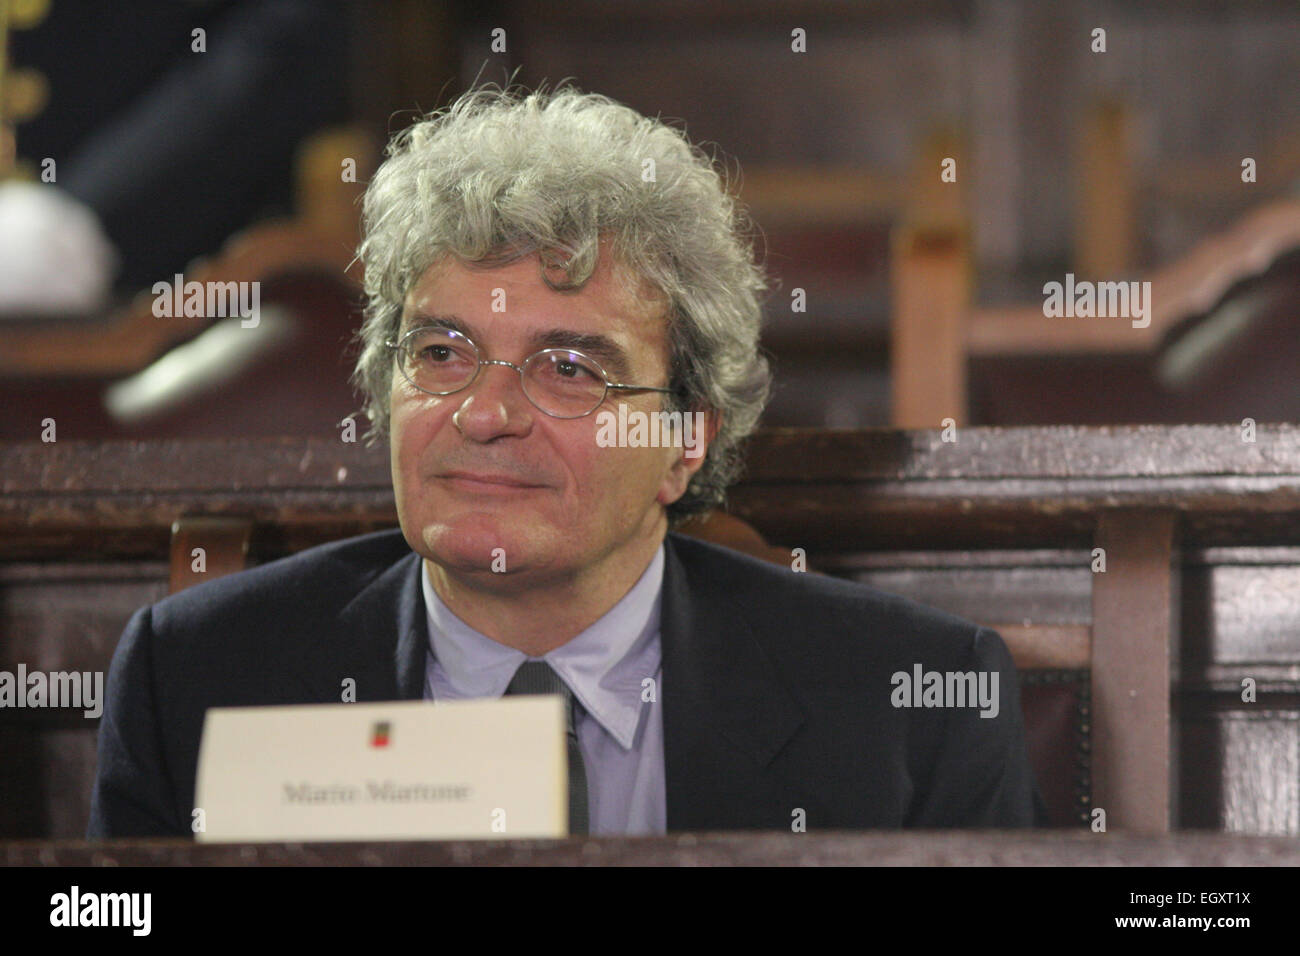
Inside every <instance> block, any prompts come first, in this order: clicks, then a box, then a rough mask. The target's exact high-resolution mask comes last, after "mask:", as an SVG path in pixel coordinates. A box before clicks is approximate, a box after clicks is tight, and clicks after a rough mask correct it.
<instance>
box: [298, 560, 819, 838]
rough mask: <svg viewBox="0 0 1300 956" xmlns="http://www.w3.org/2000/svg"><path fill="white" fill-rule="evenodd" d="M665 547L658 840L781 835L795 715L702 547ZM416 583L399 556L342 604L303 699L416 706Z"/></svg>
mask: <svg viewBox="0 0 1300 956" xmlns="http://www.w3.org/2000/svg"><path fill="white" fill-rule="evenodd" d="M676 538H677V536H676V535H671V534H670V535H669V536H668V538H667V540H666V541H665V549H664V550H665V562H664V589H663V603H662V606H661V613H660V640H661V643H662V650H663V686H662V688H661V696H660V699H661V700H662V701H663V707H664V776H665V789H666V799H667V824H668V829H669V830H718V829H738V828H765V827H776V826H780V825H782V823H783V822H788V820H789V812H790V808H789V807H785V806H784V805H783V804H782V803H781V801H780V799H779V788H778V787H777V784H776V781H775V780H774V779H773V776H772V774H771V772H770V765H771V763H772V761H773V759H774V758H775V757H776V755H777V753H778V752H779V751H780V750H781V748H782V747H783V746H784V745H785V744H786V742H787V741H789V739H790V738H791V737H792V736H793V735H794V733H795V732H796V731H797V730H798V729H799V727H800V725H801V724H802V723H803V720H804V714H803V710H802V708H801V707H800V706H799V704H798V703H797V702H796V701H795V700H794V698H793V697H791V696H790V693H789V692H788V691H787V690H786V689H785V687H784V686H783V685H782V684H781V683H780V681H779V679H778V676H777V672H776V669H775V667H774V666H773V664H772V662H771V660H770V658H769V657H768V656H767V655H766V654H765V653H764V651H763V648H762V643H761V638H762V637H763V636H764V635H762V634H761V633H760V632H759V631H757V630H756V629H755V627H754V626H753V625H751V623H750V622H749V621H748V620H747V618H746V616H745V613H744V609H742V608H741V607H739V606H738V605H737V604H736V603H735V602H734V601H733V600H732V599H731V598H730V596H729V595H728V593H727V589H726V587H725V585H723V584H720V583H719V582H718V581H717V575H716V573H711V572H715V571H716V569H714V568H711V567H709V562H707V561H702V560H701V558H700V555H701V552H700V551H699V549H700V548H701V547H702V546H701V545H698V544H695V543H693V542H692V543H689V544H687V545H685V546H683V547H682V548H680V551H681V552H685V553H684V554H683V553H679V546H678V545H677V544H676V542H675V539H676ZM705 557H707V555H705ZM422 573H423V563H422V562H421V560H420V557H419V556H418V555H416V554H413V553H408V554H406V555H405V556H403V557H401V558H400V559H399V560H397V561H396V562H394V563H393V564H392V565H390V566H389V567H388V568H386V569H384V570H383V571H382V572H381V573H380V574H378V575H377V576H376V577H375V578H374V579H373V580H372V581H371V582H370V583H369V584H367V585H366V586H365V587H363V588H362V589H361V590H360V591H359V592H357V594H356V596H355V597H354V598H353V599H352V600H351V601H350V602H348V604H347V605H346V606H345V607H344V608H343V610H342V611H341V612H340V613H339V615H338V619H337V626H336V627H335V628H333V630H332V632H331V633H329V634H328V635H326V636H325V637H324V638H323V639H322V641H321V642H320V644H319V645H318V650H319V653H318V655H316V656H317V658H318V659H317V661H316V664H315V665H314V666H313V667H312V669H311V672H310V674H309V675H307V677H308V684H309V686H310V688H311V692H312V696H313V698H314V699H316V700H319V701H338V700H339V699H340V694H341V688H342V681H343V680H344V679H346V678H349V677H350V678H352V679H354V680H355V681H356V699H357V700H358V701H383V700H418V699H420V698H421V697H422V696H423V690H424V676H425V661H426V657H427V648H428V628H427V625H426V614H425V609H424V595H423V592H422V589H421V581H420V575H421V574H422ZM780 637H781V635H777V638H778V639H779V638H780Z"/></svg>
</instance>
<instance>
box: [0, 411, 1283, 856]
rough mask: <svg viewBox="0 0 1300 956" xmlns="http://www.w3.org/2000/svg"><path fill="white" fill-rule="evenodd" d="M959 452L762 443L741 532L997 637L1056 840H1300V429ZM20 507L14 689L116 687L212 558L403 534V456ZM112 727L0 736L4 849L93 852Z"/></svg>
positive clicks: (85, 479)
mask: <svg viewBox="0 0 1300 956" xmlns="http://www.w3.org/2000/svg"><path fill="white" fill-rule="evenodd" d="M950 437H955V439H956V440H955V441H951V442H949V441H944V440H943V435H942V434H941V433H940V432H901V431H893V430H880V431H862V432H820V431H801V430H789V431H772V432H767V433H763V434H761V435H759V436H757V437H756V438H755V439H754V441H753V442H752V443H751V446H750V449H749V453H748V456H749V470H748V473H747V475H746V476H745V478H744V480H743V482H742V483H741V484H740V485H739V486H738V487H737V488H736V489H735V491H734V495H733V501H732V506H731V510H732V512H733V513H734V514H735V515H736V516H738V517H739V518H741V519H743V520H744V521H746V522H748V523H749V524H750V525H752V526H753V528H756V529H757V530H758V531H759V532H760V533H761V534H762V535H763V536H764V537H765V538H766V541H767V544H766V545H764V544H763V543H762V542H753V541H751V542H750V544H751V545H753V547H754V548H755V549H756V550H759V551H761V552H763V556H765V557H767V558H769V559H775V560H783V559H784V558H785V556H786V555H790V554H791V552H792V550H793V549H795V548H802V549H804V551H805V552H806V555H807V561H808V564H809V566H810V568H812V569H815V570H817V571H822V572H826V573H832V574H839V575H844V576H848V577H853V578H856V579H858V580H862V581H865V582H867V583H871V584H874V585H876V586H878V587H881V588H882V589H885V590H889V591H894V592H898V593H903V594H907V595H909V596H912V597H915V598H917V599H918V600H921V601H924V602H926V603H929V604H932V605H935V606H939V607H943V608H945V609H948V610H951V611H953V612H954V613H958V614H962V615H963V616H965V617H967V618H970V619H972V620H975V621H978V622H979V623H982V624H987V625H989V626H992V627H995V628H997V629H998V630H999V632H1000V633H1001V634H1002V635H1003V637H1004V638H1005V639H1006V640H1007V643H1008V645H1009V646H1010V647H1011V649H1012V653H1013V655H1014V656H1015V658H1016V661H1017V665H1018V666H1019V667H1020V668H1021V670H1022V675H1023V682H1024V684H1025V686H1026V690H1025V709H1026V714H1027V721H1028V724H1029V735H1030V741H1029V742H1030V747H1031V756H1033V758H1034V760H1035V766H1036V768H1037V770H1038V773H1039V776H1040V784H1041V786H1042V787H1043V790H1044V793H1045V796H1047V797H1048V799H1049V803H1051V805H1052V808H1053V811H1054V816H1055V818H1056V820H1057V822H1058V823H1062V824H1066V823H1070V822H1071V821H1073V822H1076V823H1077V822H1080V821H1083V820H1088V821H1091V819H1093V811H1094V810H1096V809H1102V810H1104V811H1105V813H1106V820H1107V826H1108V828H1112V829H1123V830H1129V831H1135V832H1162V831H1165V830H1168V829H1170V828H1173V827H1176V826H1183V827H1187V826H1197V827H1208V828H1215V829H1227V830H1239V831H1245V832H1260V833H1288V834H1296V833H1300V793H1298V792H1297V791H1298V789H1300V788H1297V786H1296V784H1295V781H1296V779H1298V778H1297V774H1296V769H1297V768H1296V759H1297V757H1296V755H1297V753H1300V747H1298V746H1297V739H1296V734H1297V728H1300V719H1298V718H1300V645H1297V642H1296V641H1295V640H1294V635H1295V634H1296V633H1297V631H1300V604H1298V603H1297V601H1296V599H1295V596H1294V595H1295V594H1297V593H1300V547H1297V546H1296V542H1297V540H1298V535H1297V533H1298V532H1300V429H1297V428H1295V427H1292V426H1281V425H1279V426H1269V425H1264V426H1260V428H1259V429H1258V432H1257V434H1256V435H1255V436H1254V437H1255V441H1254V442H1253V443H1250V442H1243V441H1242V435H1241V432H1240V430H1239V429H1237V428H1234V427H1227V426H1179V427H1150V428H1142V427H1138V428H1123V429H1086V428H1066V427H1061V428H1026V429H962V430H959V431H957V432H956V433H955V434H954V435H953V436H950ZM0 489H2V490H3V496H2V497H0V669H3V670H10V671H13V670H14V669H15V668H16V666H17V664H18V663H19V662H22V663H25V664H26V665H27V667H28V668H29V669H33V670H34V669H41V670H103V669H105V668H106V667H107V663H108V660H109V658H110V657H111V654H112V650H113V647H114V646H115V644H116V641H117V638H118V636H119V635H120V633H121V629H122V626H123V625H124V624H125V622H126V619H127V617H129V615H130V614H131V612H133V611H134V610H135V609H136V608H137V607H139V606H141V605H143V604H145V603H148V602H151V601H154V600H158V599H160V598H161V597H163V596H165V594H166V593H167V592H168V591H169V590H175V589H177V588H179V587H182V586H185V585H186V584H188V583H191V582H192V581H193V580H194V579H195V577H196V575H195V573H194V572H193V570H192V555H193V549H194V548H196V547H202V548H203V549H204V553H205V560H206V572H205V574H204V576H212V575H215V574H220V573H227V572H229V571H233V570H238V569H239V568H242V567H244V566H246V565H247V564H249V563H256V562H260V561H265V560H269V559H272V558H274V557H277V556H280V555H284V554H288V553H292V552H294V551H297V550H300V549H302V548H305V547H309V546H311V545H314V544H317V543H322V542H324V541H328V540H332V539H336V538H340V537H345V536H348V535H352V534H358V533H362V532H365V531H369V530H375V529H379V528H383V527H391V526H393V525H394V524H395V523H396V512H395V509H394V505H393V498H392V489H391V484H390V479H389V465H388V458H387V454H386V451H385V450H383V449H366V448H364V447H362V446H359V445H356V444H345V443H342V442H340V441H330V440H307V441H304V440H300V439H293V440H258V441H245V442H227V441H190V442H158V443H131V442H108V443H84V444H80V443H69V442H58V443H52V444H41V443H21V444H11V445H0ZM699 533H701V534H703V535H704V536H714V537H717V531H716V527H715V528H714V529H713V530H712V531H711V530H709V529H704V530H702V531H700V532H699ZM733 543H734V541H733ZM740 543H741V544H742V545H744V544H745V543H744V542H743V541H742V542H740ZM1099 548H1100V549H1102V550H1103V551H1104V557H1105V571H1104V572H1101V571H1100V570H1094V567H1095V566H1096V563H1097V559H1098V552H1097V550H1096V549H1099ZM791 560H793V557H792V556H791ZM1180 648H1181V653H1180ZM1247 680H1249V681H1250V682H1252V683H1251V686H1252V688H1253V693H1254V699H1253V700H1251V701H1245V700H1243V699H1242V696H1243V681H1247ZM93 730H94V724H93V722H92V721H87V720H84V719H83V718H81V717H80V715H79V714H76V715H71V714H69V713H67V712H60V711H32V710H25V711H0V759H2V760H4V762H5V766H6V768H7V772H6V774H4V775H3V778H0V836H13V837H18V836H25V837H32V836H63V837H68V836H76V835H77V834H78V833H80V832H81V831H82V828H83V827H84V824H85V819H86V809H87V806H88V800H89V783H90V780H91V778H92V777H93V771H94V733H93ZM1180 745H1181V746H1180ZM1180 750H1181V751H1182V752H1183V753H1184V754H1185V755H1186V759H1185V760H1184V761H1183V763H1182V765H1181V767H1180V765H1179V760H1178V757H1179V752H1180ZM1180 804H1181V809H1180Z"/></svg>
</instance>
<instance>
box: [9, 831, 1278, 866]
mask: <svg viewBox="0 0 1300 956" xmlns="http://www.w3.org/2000/svg"><path fill="white" fill-rule="evenodd" d="M0 864H3V865H6V866H1300V840H1296V839H1290V838H1284V837H1246V836H1234V835H1230V834H1224V833H1179V834H1172V835H1165V836H1138V835H1132V834H1122V833H1091V832H1083V831H1075V830H1070V831H1039V832H1034V833H1030V832H1024V831H1010V832H994V831H980V832H966V833H962V832H911V833H893V832H890V833H883V832H881V833H877V832H856V831H845V832H827V833H734V832H733V833H698V834H696V833H692V834H673V835H669V836H664V837H584V838H576V839H572V840H462V841H455V842H427V843H424V842H405V843H258V844H248V843H226V844H219V843H207V844H195V843H191V842H189V841H187V840H113V841H105V842H103V843H86V842H81V841H61V840H56V841H51V842H44V841H36V840H31V841H20V842H9V843H0Z"/></svg>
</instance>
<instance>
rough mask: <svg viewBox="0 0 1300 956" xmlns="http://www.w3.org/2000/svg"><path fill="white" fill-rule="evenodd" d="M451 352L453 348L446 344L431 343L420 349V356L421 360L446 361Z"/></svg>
mask: <svg viewBox="0 0 1300 956" xmlns="http://www.w3.org/2000/svg"><path fill="white" fill-rule="evenodd" d="M451 354H452V353H451V349H449V348H448V347H447V346H445V345H429V346H426V347H424V348H422V349H421V350H420V352H419V358H420V360H421V361H431V362H445V361H446V360H447V359H449V358H451Z"/></svg>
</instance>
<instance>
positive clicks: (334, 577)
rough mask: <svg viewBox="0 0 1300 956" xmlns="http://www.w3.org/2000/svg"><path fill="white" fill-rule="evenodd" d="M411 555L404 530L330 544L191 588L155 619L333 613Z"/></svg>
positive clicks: (163, 604) (159, 607)
mask: <svg viewBox="0 0 1300 956" xmlns="http://www.w3.org/2000/svg"><path fill="white" fill-rule="evenodd" d="M410 554H411V549H410V547H409V546H408V545H407V543H406V539H405V538H403V537H402V533H401V531H400V530H392V531H379V532H375V533H372V534H365V535H360V536H357V537H354V538H345V539H343V540H340V541H331V542H329V543H327V544H323V545H318V546H317V547H314V548H309V549H307V550H305V551H300V552H298V553H297V554H292V555H289V556H288V557H284V558H279V559H277V560H274V561H269V562H267V563H266V564H262V565H258V566H257V567H254V568H249V569H248V570H247V571H240V572H237V573H235V574H229V575H226V576H225V577H221V578H217V579H215V580H213V581H204V582H202V583H200V584H196V585H194V586H192V587H188V588H186V589H185V590H184V591H180V592H179V593H177V594H173V595H171V596H169V597H167V598H164V599H163V600H161V601H159V602H158V603H157V604H155V605H154V608H153V612H154V617H155V620H156V621H163V622H165V621H169V620H172V621H175V620H181V621H183V620H187V619H192V618H193V617H195V616H202V617H210V616H213V615H218V616H219V615H221V614H222V613H223V611H230V612H232V613H244V612H247V611H251V610H261V609H263V608H265V607H266V606H268V605H274V606H275V607H276V608H283V607H284V606H285V605H286V604H291V605H293V606H294V607H295V608H299V609H302V610H303V611H304V612H306V611H308V610H309V609H327V608H332V607H336V606H339V605H341V604H342V603H346V601H348V600H349V599H350V598H351V597H352V595H354V594H355V593H356V592H357V591H358V590H360V589H361V588H363V587H365V585H366V584H368V583H369V582H370V581H372V580H373V579H374V578H376V577H377V576H378V575H380V574H382V573H383V572H384V571H386V570H387V569H388V568H390V567H392V565H393V564H395V563H396V562H397V561H400V560H401V559H402V558H404V557H407V556H409V555H410Z"/></svg>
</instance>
